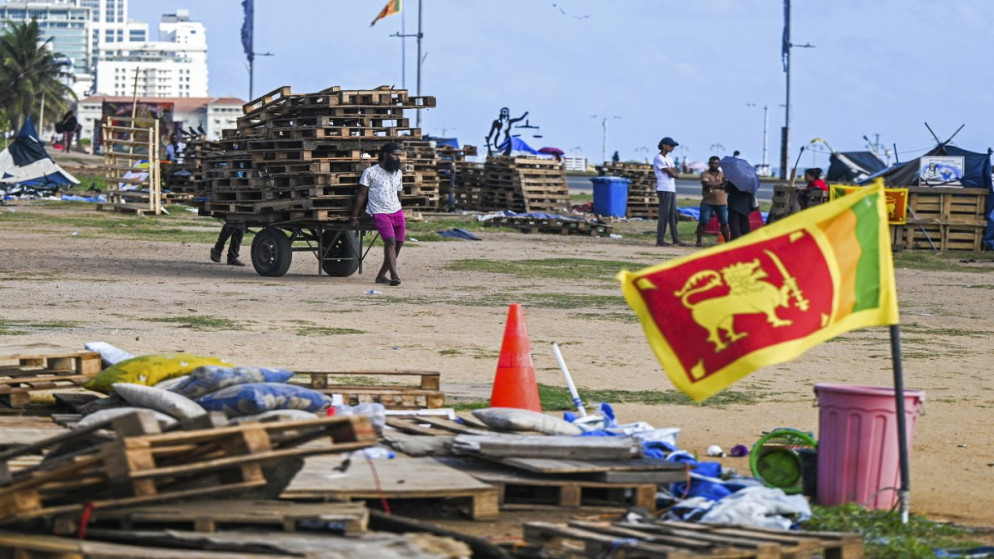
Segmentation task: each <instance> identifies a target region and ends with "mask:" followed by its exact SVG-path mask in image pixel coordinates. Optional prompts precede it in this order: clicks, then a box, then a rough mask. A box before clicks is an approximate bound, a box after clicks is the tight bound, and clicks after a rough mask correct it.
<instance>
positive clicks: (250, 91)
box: [248, 52, 276, 100]
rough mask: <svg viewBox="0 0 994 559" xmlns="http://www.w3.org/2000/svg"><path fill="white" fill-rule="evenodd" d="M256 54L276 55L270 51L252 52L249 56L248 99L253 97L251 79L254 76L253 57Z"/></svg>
mask: <svg viewBox="0 0 994 559" xmlns="http://www.w3.org/2000/svg"><path fill="white" fill-rule="evenodd" d="M257 56H276V55H275V54H273V53H271V52H253V53H252V56H250V57H249V60H248V63H249V99H250V100H251V99H255V97H253V96H252V80H253V79H254V76H255V57H257Z"/></svg>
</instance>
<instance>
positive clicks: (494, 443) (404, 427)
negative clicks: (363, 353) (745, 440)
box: [387, 415, 688, 510]
mask: <svg viewBox="0 0 994 559" xmlns="http://www.w3.org/2000/svg"><path fill="white" fill-rule="evenodd" d="M387 425H388V426H390V427H392V428H393V429H394V431H393V432H392V434H390V435H388V436H387V440H388V441H389V442H390V444H391V445H392V446H393V447H394V448H398V449H400V450H402V451H404V452H409V453H422V454H427V455H433V456H437V457H438V458H437V460H438V461H439V462H440V463H442V464H445V465H446V466H449V467H451V468H453V469H455V470H458V471H460V472H463V473H465V474H469V475H471V476H472V477H474V478H475V479H477V480H478V481H481V482H484V483H486V484H488V485H490V486H493V487H495V488H497V491H498V492H497V496H496V498H497V502H498V504H499V505H500V507H501V508H502V509H504V510H522V509H524V510H542V509H561V508H566V509H572V508H597V509H626V508H629V507H633V506H639V507H645V508H646V509H647V510H654V509H655V506H656V492H657V487H658V485H659V484H669V483H674V482H682V481H686V480H687V475H688V474H687V471H688V470H687V466H686V465H685V464H681V463H674V462H668V461H665V460H658V459H652V458H646V457H643V456H642V448H641V444H639V443H638V441H635V440H634V439H630V438H626V437H607V438H603V437H573V436H550V435H540V434H537V433H530V432H515V433H506V432H499V431H495V430H493V429H490V428H489V427H487V426H486V425H485V424H483V423H482V422H480V421H479V420H478V419H476V418H474V417H472V416H467V415H460V417H459V418H458V421H456V420H452V419H448V418H445V417H430V416H422V415H419V416H408V417H401V416H388V417H387Z"/></svg>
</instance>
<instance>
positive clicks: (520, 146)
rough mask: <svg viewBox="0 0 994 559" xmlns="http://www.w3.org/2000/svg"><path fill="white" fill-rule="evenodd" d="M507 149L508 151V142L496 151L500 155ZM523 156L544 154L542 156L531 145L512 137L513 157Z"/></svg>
mask: <svg viewBox="0 0 994 559" xmlns="http://www.w3.org/2000/svg"><path fill="white" fill-rule="evenodd" d="M505 149H507V142H504V143H502V144H501V145H500V147H499V148H497V150H496V151H497V152H498V153H504V150H505ZM521 154H528V155H543V154H540V153H539V152H538V151H537V150H536V149H535V148H533V147H531V146H530V145H528V144H526V143H525V141H524V140H522V139H521V138H517V137H513V136H512V137H511V155H521Z"/></svg>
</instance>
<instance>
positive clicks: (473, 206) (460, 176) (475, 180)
mask: <svg viewBox="0 0 994 559" xmlns="http://www.w3.org/2000/svg"><path fill="white" fill-rule="evenodd" d="M454 167H455V169H454V174H455V176H454V178H453V183H452V206H453V209H455V210H464V211H482V210H483V193H484V192H485V191H486V185H487V183H486V179H485V178H484V164H483V163H479V162H477V161H456V162H455V163H454Z"/></svg>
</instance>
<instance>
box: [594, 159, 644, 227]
mask: <svg viewBox="0 0 994 559" xmlns="http://www.w3.org/2000/svg"><path fill="white" fill-rule="evenodd" d="M596 169H597V174H598V175H600V176H612V177H622V178H626V179H628V180H629V181H630V182H629V183H628V209H627V212H626V214H625V215H626V217H629V218H642V219H656V217H657V216H658V215H659V199H658V197H657V196H656V174H655V173H654V172H653V170H652V165H649V164H647V163H605V164H603V165H598V166H597V167H596Z"/></svg>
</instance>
